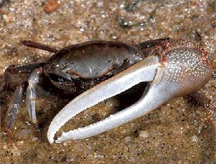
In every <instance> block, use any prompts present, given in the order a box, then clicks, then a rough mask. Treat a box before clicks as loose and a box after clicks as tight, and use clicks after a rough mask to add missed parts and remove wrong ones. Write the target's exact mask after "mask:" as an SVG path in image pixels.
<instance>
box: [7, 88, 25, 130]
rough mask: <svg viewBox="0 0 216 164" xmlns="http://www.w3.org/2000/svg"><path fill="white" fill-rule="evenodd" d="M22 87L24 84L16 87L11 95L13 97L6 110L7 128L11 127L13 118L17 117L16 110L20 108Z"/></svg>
mask: <svg viewBox="0 0 216 164" xmlns="http://www.w3.org/2000/svg"><path fill="white" fill-rule="evenodd" d="M24 88H25V86H24V84H22V85H20V86H19V87H17V88H16V90H15V93H14V95H13V99H12V101H11V103H10V106H9V112H8V127H9V128H12V126H13V123H14V120H15V119H16V117H17V112H18V110H19V109H20V104H21V101H22V96H23V90H24Z"/></svg>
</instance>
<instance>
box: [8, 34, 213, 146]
mask: <svg viewBox="0 0 216 164" xmlns="http://www.w3.org/2000/svg"><path fill="white" fill-rule="evenodd" d="M21 43H22V44H23V45H26V46H29V47H34V48H39V49H43V50H47V51H50V52H53V53H54V55H53V56H52V57H51V58H50V59H49V60H48V61H47V62H46V63H36V64H30V65H26V66H19V65H18V66H15V65H12V66H9V67H8V68H7V69H6V71H5V78H6V82H5V86H7V85H9V84H10V80H11V74H15V73H30V75H29V77H28V80H27V85H24V84H21V85H20V86H18V87H17V88H16V90H15V93H14V96H13V99H12V101H11V105H10V107H9V112H8V117H9V125H10V126H12V124H13V122H14V120H15V118H16V115H17V111H18V110H19V108H20V103H21V100H22V95H23V93H24V91H25V90H26V103H27V109H28V113H29V116H30V119H31V120H32V122H35V123H36V122H37V118H36V111H35V99H36V90H35V86H36V85H37V83H38V82H39V77H40V75H43V76H45V77H47V78H48V79H49V80H50V82H51V83H52V84H53V85H54V86H55V87H56V88H58V89H60V90H61V91H63V92H67V93H71V94H73V95H78V96H77V97H75V98H74V99H73V100H71V101H70V102H69V103H68V104H67V105H66V106H65V107H64V108H63V109H62V110H61V111H60V112H59V113H58V114H57V115H56V116H55V117H54V119H53V120H52V122H51V123H50V126H49V128H48V132H47V138H48V141H49V142H50V143H51V144H52V143H53V142H54V141H55V142H56V143H61V142H63V141H66V140H70V139H85V138H88V137H91V136H95V135H98V134H100V133H103V132H105V131H108V130H110V129H113V128H115V127H118V126H121V125H123V124H125V123H127V122H129V121H131V120H134V119H136V118H138V117H141V116H143V115H145V114H146V113H149V112H150V111H152V110H154V109H155V108H157V107H159V106H160V105H162V104H164V103H166V102H167V101H169V100H170V99H172V98H173V97H177V96H184V95H187V94H190V93H193V92H195V91H197V90H199V89H200V88H201V87H203V86H204V85H205V84H206V83H207V82H208V81H209V80H210V78H211V77H212V74H213V69H212V67H211V65H210V63H209V61H208V57H207V53H206V52H205V51H204V50H203V49H202V48H201V47H200V46H198V45H196V44H195V43H193V42H191V41H187V40H173V39H170V38H167V39H156V40H149V41H145V42H143V43H140V44H137V45H133V46H132V45H129V44H125V43H122V42H117V41H90V42H85V43H81V44H76V45H70V46H67V47H65V48H63V49H60V50H58V49H55V48H53V47H49V46H47V45H44V44H41V43H37V42H32V41H21ZM141 82H147V83H148V86H147V87H146V89H145V91H144V93H143V95H142V96H141V98H140V99H139V100H138V101H137V102H136V103H134V104H133V105H131V106H129V107H127V108H125V109H123V110H121V111H120V112H118V113H116V114H113V115H110V116H109V117H107V118H105V119H104V120H101V121H98V122H96V123H93V124H91V125H88V126H86V127H82V128H78V129H74V130H70V131H68V132H63V133H62V135H61V136H60V137H59V138H58V139H57V140H54V137H55V134H56V132H57V131H58V130H59V129H60V128H61V127H62V126H63V125H64V124H65V123H66V122H67V121H68V120H70V119H72V118H73V117H75V116H76V115H77V114H79V113H80V112H82V111H84V110H86V109H88V108H90V107H92V106H94V105H96V104H98V103H99V102H102V101H104V100H106V99H108V98H111V97H113V96H115V95H117V94H120V93H122V92H124V91H126V90H128V89H130V88H132V87H133V86H135V85H137V84H139V83H141Z"/></svg>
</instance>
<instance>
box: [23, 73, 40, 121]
mask: <svg viewBox="0 0 216 164" xmlns="http://www.w3.org/2000/svg"><path fill="white" fill-rule="evenodd" d="M40 73H41V71H40V70H39V69H35V70H34V71H33V72H32V73H31V75H30V76H29V79H28V87H27V90H26V104H27V109H28V113H29V117H30V119H31V120H32V122H33V123H36V122H37V117H36V111H35V99H36V91H35V86H36V85H37V83H38V82H39V75H40Z"/></svg>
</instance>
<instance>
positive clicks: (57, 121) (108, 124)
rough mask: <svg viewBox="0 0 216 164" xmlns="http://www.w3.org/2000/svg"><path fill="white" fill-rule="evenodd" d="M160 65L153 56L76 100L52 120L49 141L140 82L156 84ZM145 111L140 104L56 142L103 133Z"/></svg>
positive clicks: (69, 133)
mask: <svg viewBox="0 0 216 164" xmlns="http://www.w3.org/2000/svg"><path fill="white" fill-rule="evenodd" d="M160 65H161V64H160V63H159V59H158V57H156V56H151V57H149V58H146V59H145V60H142V61H140V62H139V63H136V64H135V65H133V66H132V67H130V68H128V69H127V70H125V71H123V72H121V73H119V74H117V75H116V76H114V77H112V78H110V79H108V80H106V81H104V82H102V83H100V84H99V85H97V86H95V87H93V88H91V89H90V90H87V91H86V92H84V93H82V94H81V95H79V96H78V97H76V98H75V99H73V100H72V101H71V102H69V103H68V104H67V105H66V106H65V107H64V108H63V109H62V110H61V111H60V112H59V113H58V114H57V115H56V116H55V118H54V119H53V120H52V122H51V124H50V126H49V129H48V133H47V137H48V140H49V142H50V143H53V142H54V135H55V133H56V132H57V131H58V130H59V129H60V128H61V127H62V126H63V125H64V124H65V123H66V122H67V121H68V120H69V119H71V118H73V117H74V116H75V115H77V114H79V113H80V112H82V111H83V110H85V109H87V108H89V107H91V106H94V105H96V104H98V103H99V102H101V101H104V100H106V99H108V98H110V97H113V96H115V95H117V94H119V93H121V92H124V91H125V90H127V89H129V88H131V87H133V86H134V85H136V84H139V83H140V82H151V81H153V80H154V78H155V75H156V72H157V68H158V67H159V66H160ZM151 95H152V93H151ZM144 104H145V103H144ZM151 105H153V104H151ZM156 106H158V105H156ZM130 109H133V110H130ZM142 109H143V102H142V101H139V102H138V103H136V104H134V105H133V106H131V107H129V108H127V109H125V110H123V111H121V112H119V113H117V114H114V115H111V116H110V117H108V118H106V119H104V120H102V121H99V122H97V123H95V124H92V125H89V126H87V127H85V128H79V129H77V130H73V131H70V132H67V133H63V134H62V136H61V137H60V138H59V139H58V140H57V142H62V141H65V140H68V139H82V138H87V137H90V136H93V135H96V134H99V133H102V132H104V131H107V130H109V129H112V128H114V127H117V126H120V125H122V124H124V123H125V122H129V121H130V120H132V119H134V118H137V117H139V116H141V115H143V112H144V111H145V110H146V109H144V111H143V110H142ZM151 109H152V108H151Z"/></svg>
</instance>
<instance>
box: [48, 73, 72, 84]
mask: <svg viewBox="0 0 216 164" xmlns="http://www.w3.org/2000/svg"><path fill="white" fill-rule="evenodd" d="M49 78H50V80H51V81H55V82H67V81H69V80H68V79H66V78H64V77H62V76H59V75H57V74H54V73H49Z"/></svg>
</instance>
